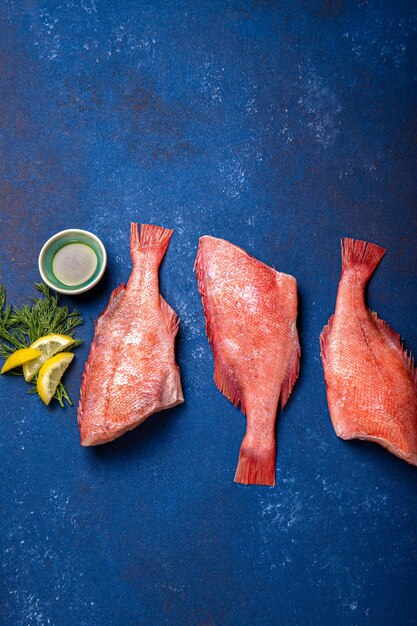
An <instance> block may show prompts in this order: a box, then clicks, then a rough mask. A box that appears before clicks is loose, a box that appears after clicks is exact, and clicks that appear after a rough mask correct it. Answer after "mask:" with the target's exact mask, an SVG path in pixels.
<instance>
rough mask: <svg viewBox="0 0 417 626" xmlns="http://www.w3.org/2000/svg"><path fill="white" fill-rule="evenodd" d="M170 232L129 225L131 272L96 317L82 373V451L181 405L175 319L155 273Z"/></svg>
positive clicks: (146, 225)
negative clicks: (175, 350)
mask: <svg viewBox="0 0 417 626" xmlns="http://www.w3.org/2000/svg"><path fill="white" fill-rule="evenodd" d="M172 233H173V231H172V230H168V229H167V228H161V227H160V226H153V225H149V224H143V225H142V227H141V230H140V233H139V229H138V224H133V223H132V224H131V233H130V253H131V257H132V262H133V269H132V273H131V275H130V278H129V281H128V283H127V285H126V286H125V285H124V284H121V285H120V286H119V287H117V289H115V290H114V291H113V293H112V295H111V296H110V300H109V303H108V305H107V308H106V309H105V311H104V312H103V313H102V314H101V316H100V317H99V319H98V321H97V323H96V326H95V333H94V339H93V343H92V344H91V349H90V354H89V357H88V360H87V362H86V365H85V369H84V374H83V379H82V386H81V397H80V404H79V407H78V425H79V428H80V435H81V445H82V446H95V445H98V444H101V443H106V442H108V441H112V440H113V439H116V438H117V437H120V435H123V433H125V432H126V431H128V430H132V429H133V428H136V426H138V425H139V424H140V423H141V422H143V421H144V420H145V419H146V418H147V417H149V416H150V415H152V413H156V412H157V411H162V410H163V409H169V408H170V407H173V406H175V405H177V404H181V403H182V402H184V398H183V394H182V389H181V379H180V372H179V368H178V366H177V364H176V362H175V353H174V343H175V335H176V334H177V330H178V317H177V315H176V314H175V312H174V311H173V309H172V308H171V307H170V306H169V304H167V302H165V300H164V299H163V298H162V296H161V295H160V293H159V281H158V269H159V265H160V263H161V261H162V259H163V257H164V255H165V251H166V249H167V247H168V244H169V241H170V239H171V236H172Z"/></svg>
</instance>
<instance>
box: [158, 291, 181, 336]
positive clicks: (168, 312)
mask: <svg viewBox="0 0 417 626" xmlns="http://www.w3.org/2000/svg"><path fill="white" fill-rule="evenodd" d="M159 302H160V306H161V311H162V314H163V317H164V319H165V323H166V325H167V328H168V331H169V332H171V333H172V334H173V335H174V336H175V335H176V334H177V332H178V327H179V323H180V321H179V317H178V315H177V314H176V313H175V311H174V309H173V308H172V307H171V306H170V305H169V304H168V302H167V301H166V300H164V298H163V297H162V296H160V301H159Z"/></svg>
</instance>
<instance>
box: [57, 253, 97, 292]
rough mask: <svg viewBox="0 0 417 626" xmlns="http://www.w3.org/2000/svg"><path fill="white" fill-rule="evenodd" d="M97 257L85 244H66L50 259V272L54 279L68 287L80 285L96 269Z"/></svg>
mask: <svg viewBox="0 0 417 626" xmlns="http://www.w3.org/2000/svg"><path fill="white" fill-rule="evenodd" d="M97 264H98V259H97V255H96V253H95V252H94V250H93V249H92V248H90V246H88V245H87V244H85V243H68V244H67V245H65V246H63V247H62V248H61V249H60V250H58V252H57V253H56V254H55V256H54V258H53V259H52V271H53V273H54V274H55V276H56V278H57V279H58V280H59V281H60V282H61V283H63V284H64V285H68V287H74V286H75V285H82V284H83V283H85V282H86V281H87V280H88V279H89V278H91V277H92V275H93V274H94V272H95V271H96V269H97Z"/></svg>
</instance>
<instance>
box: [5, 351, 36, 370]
mask: <svg viewBox="0 0 417 626" xmlns="http://www.w3.org/2000/svg"><path fill="white" fill-rule="evenodd" d="M41 354H42V352H41V351H40V350H37V349H36V348H22V349H21V350H16V352H13V354H11V355H10V356H9V358H8V359H7V361H6V362H5V364H4V365H3V367H2V368H1V373H2V374H4V372H8V371H9V370H12V369H13V368H14V367H18V366H19V365H24V364H26V363H27V362H28V361H33V360H34V359H37V358H39V357H40V356H41Z"/></svg>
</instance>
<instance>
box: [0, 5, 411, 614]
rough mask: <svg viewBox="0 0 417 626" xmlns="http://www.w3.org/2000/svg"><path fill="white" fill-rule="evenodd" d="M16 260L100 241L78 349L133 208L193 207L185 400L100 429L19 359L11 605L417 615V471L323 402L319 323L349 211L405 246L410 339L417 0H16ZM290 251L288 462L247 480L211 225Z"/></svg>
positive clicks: (4, 182) (183, 280)
mask: <svg viewBox="0 0 417 626" xmlns="http://www.w3.org/2000/svg"><path fill="white" fill-rule="evenodd" d="M0 20H1V21H0V53H1V56H0V63H1V66H0V90H1V94H0V130H1V159H0V185H1V195H0V211H1V246H0V282H4V283H5V284H6V287H7V290H8V295H9V298H10V301H13V302H16V303H19V304H22V303H23V302H26V301H28V299H29V298H30V297H31V296H32V295H34V291H33V283H34V282H35V281H37V280H38V279H39V276H38V271H37V255H38V252H39V250H40V248H41V245H42V244H43V242H44V241H45V240H46V239H47V238H48V237H49V236H50V235H52V234H53V233H55V232H56V231H58V230H60V229H63V228H72V227H76V228H86V229H89V230H92V231H93V232H95V233H96V234H97V235H98V236H99V237H101V238H102V240H103V241H104V243H105V245H106V247H107V250H108V254H109V265H108V271H107V274H106V277H105V278H104V279H103V281H102V283H101V284H100V285H99V286H98V287H97V288H95V289H94V291H92V292H90V293H88V294H85V295H83V296H81V297H78V298H74V299H64V301H65V302H68V303H70V304H71V305H76V306H78V307H79V308H80V310H81V312H82V313H83V315H84V317H85V324H84V326H83V327H82V328H81V329H80V331H79V336H80V337H82V338H83V339H84V340H85V344H84V345H83V346H82V347H81V348H79V349H77V351H76V358H75V360H74V363H73V366H72V367H71V369H70V371H69V372H68V375H67V382H68V387H69V390H70V393H71V396H72V398H73V400H74V402H75V404H76V403H77V401H78V394H79V386H80V380H81V373H82V369H83V364H84V361H85V359H86V356H87V353H88V348H89V344H90V341H91V338H92V334H93V324H92V321H91V318H95V317H96V316H97V315H98V313H99V312H100V311H101V310H102V309H103V308H104V306H105V304H106V302H107V300H108V297H109V294H110V292H111V290H112V289H113V288H114V287H115V286H117V285H118V284H119V283H120V282H121V281H122V280H126V279H127V277H128V275H129V271H130V259H129V248H128V240H129V222H130V221H131V220H134V221H138V222H151V223H156V224H160V225H163V226H166V227H172V228H174V229H175V233H174V236H173V238H172V241H171V245H170V247H169V250H168V253H167V256H166V259H165V262H164V265H163V268H162V272H161V289H162V292H163V294H164V296H165V297H166V299H167V300H168V302H169V303H170V304H171V305H172V306H173V307H174V308H175V309H176V311H177V312H178V313H179V315H180V318H181V328H180V334H179V341H178V360H179V363H180V367H181V372H182V377H183V384H184V393H185V397H186V403H185V404H184V405H183V406H180V407H177V408H176V409H174V410H171V411H165V412H164V413H162V414H159V415H155V416H153V417H151V418H150V419H149V420H148V421H147V422H146V423H145V424H143V425H142V426H141V427H140V428H138V429H137V430H136V431H134V432H132V433H130V434H127V435H125V436H124V437H123V438H121V439H119V440H118V441H116V442H114V443H112V444H109V445H106V446H104V447H101V448H97V449H82V448H81V447H80V445H79V441H78V429H77V422H76V408H67V409H66V410H65V411H63V410H61V409H60V408H59V406H55V407H50V408H49V409H47V408H46V407H45V406H43V405H42V403H41V402H40V400H39V399H38V398H35V397H32V396H28V395H26V388H25V385H24V383H23V381H22V379H20V378H16V377H11V376H7V377H2V378H1V380H0V394H1V397H0V414H1V437H0V440H1V475H0V478H1V483H0V485H1V487H0V490H1V518H0V520H1V521H0V523H1V533H0V541H1V546H2V559H1V561H2V569H1V577H2V578H1V583H2V592H1V611H2V614H1V615H2V617H1V622H2V624H5V625H7V626H19V625H22V626H27V625H29V626H32V625H38V624H41V625H44V624H45V625H49V624H51V625H56V626H73V625H76V626H82V625H86V626H107V625H115V626H124V625H136V624H140V625H144V626H148V625H151V626H153V625H158V624H167V625H177V624H178V625H184V626H188V625H200V626H203V625H204V626H214V625H216V626H217V625H223V624H224V625H232V626H234V625H236V626H269V625H278V626H280V625H291V626H292V625H310V624H320V625H321V624H324V625H331V626H334V625H339V624H340V625H345V624H346V625H359V626H362V625H368V624H369V625H378V626H383V625H390V626H391V625H393V624H395V625H396V626H403V625H408V624H417V596H416V576H417V560H416V558H417V554H416V553H417V530H416V518H417V489H416V487H417V473H416V469H415V468H412V467H411V466H408V465H407V464H406V463H404V462H403V461H400V460H399V459H397V458H396V457H394V456H392V455H390V454H389V453H388V452H386V451H385V450H384V449H382V448H380V447H379V446H377V445H375V444H369V443H363V442H351V443H346V442H343V441H341V440H339V439H337V438H336V436H335V434H334V431H333V428H332V426H331V423H330V419H329V414H328V409H327V404H326V396H325V389H324V383H323V375H322V368H321V363H320V356H319V334H320V331H321V329H322V327H323V325H324V324H325V323H326V322H327V319H328V317H329V315H330V314H331V312H332V310H333V308H334V301H335V295H336V289H337V283H338V279H339V273H340V248H339V239H340V237H341V236H353V237H358V238H363V239H369V240H371V241H373V242H376V243H378V244H380V245H383V246H386V247H387V248H388V253H387V255H386V257H385V258H384V260H383V261H382V263H381V265H380V267H379V268H378V270H377V273H376V275H375V278H374V279H373V280H372V282H371V285H370V289H369V302H370V305H371V306H372V307H373V308H374V309H376V310H377V311H378V313H379V314H380V316H381V317H382V318H384V319H386V320H387V321H388V322H389V323H390V324H391V325H392V326H393V327H394V328H395V329H396V330H397V331H398V332H400V333H401V335H402V336H404V337H405V340H406V345H407V346H408V347H409V348H411V349H412V350H414V352H415V353H416V352H417V324H416V314H415V303H416V292H417V284H416V283H417V281H416V252H417V240H416V191H417V189H416V177H415V170H414V163H415V157H416V132H417V122H416V119H417V116H416V113H417V110H416V95H417V93H416V92H417V89H416V82H417V74H416V66H415V61H416V52H417V45H416V34H417V11H416V6H415V3H414V2H413V1H411V0H410V1H407V0H397V1H396V2H391V1H389V0H385V1H381V2H372V1H367V0H358V1H355V2H348V1H345V2H343V0H325V1H324V2H319V1H313V2H312V1H309V0H296V1H294V0H281V1H278V0H276V1H273V0H270V1H268V0H253V1H249V0H241V1H239V0H234V1H233V0H224V1H204V0H177V1H175V2H174V1H172V0H159V1H158V0H149V1H144V0H143V1H142V0H137V1H134V0H119V1H117V0H66V1H63V2H61V1H55V0H43V1H41V0H27V1H26V2H17V1H13V0H3V1H2V3H1V6H0ZM202 234H212V235H216V236H220V237H225V238H227V239H230V240H232V241H233V242H235V243H236V244H238V245H240V246H242V247H244V248H245V249H247V250H248V251H249V252H251V253H252V254H254V255H255V256H257V257H258V258H260V259H261V260H263V261H265V262H266V263H269V264H272V265H274V266H275V267H276V268H277V269H279V270H282V271H285V272H289V273H291V274H294V275H295V276H296V278H297V280H298V285H299V295H300V316H299V329H300V336H301V343H302V361H301V374H300V379H299V381H298V383H297V384H296V387H295V389H294V392H293V396H292V399H291V401H290V403H289V405H288V408H286V409H285V411H284V412H283V414H282V415H281V416H280V418H279V422H278V454H277V485H276V487H275V488H273V489H270V488H265V487H244V486H243V485H236V484H234V483H233V475H234V470H235V466H236V462H237V457H238V451H239V446H240V443H241V440H242V438H243V435H244V430H245V420H244V418H243V416H242V415H241V413H240V412H239V411H238V410H237V409H235V408H233V406H231V404H229V403H228V402H227V400H226V399H225V398H223V396H221V395H220V393H219V392H218V391H217V389H216V388H215V385H214V383H213V381H212V370H213V362H212V355H211V352H210V349H209V347H208V344H207V340H206V337H205V331H204V319H203V314H202V309H201V303H200V299H199V296H198V293H197V289H196V281H195V277H194V275H193V271H192V268H193V262H194V258H195V253H196V248H197V242H198V237H199V236H200V235H202Z"/></svg>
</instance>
